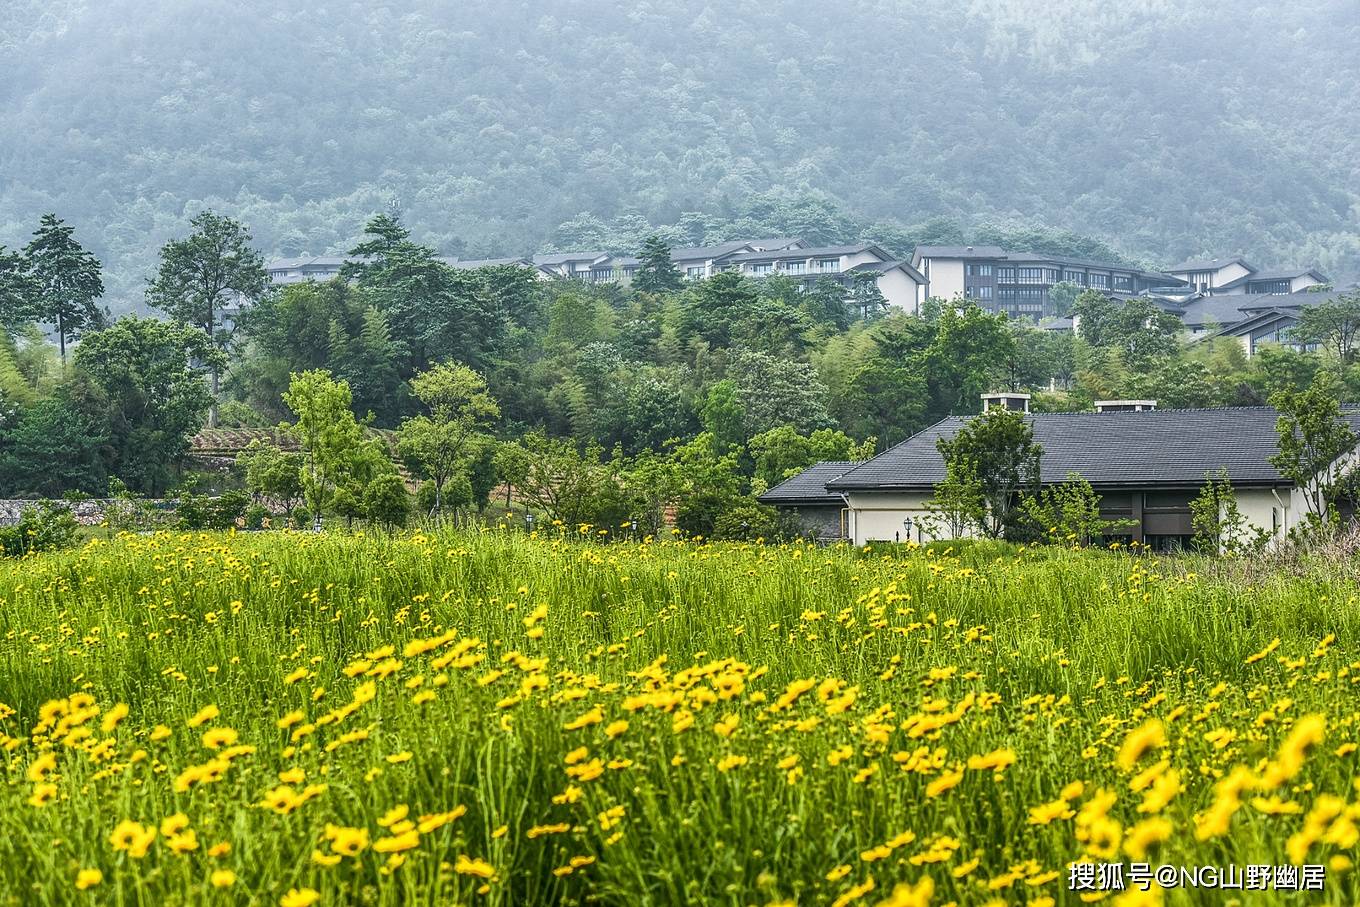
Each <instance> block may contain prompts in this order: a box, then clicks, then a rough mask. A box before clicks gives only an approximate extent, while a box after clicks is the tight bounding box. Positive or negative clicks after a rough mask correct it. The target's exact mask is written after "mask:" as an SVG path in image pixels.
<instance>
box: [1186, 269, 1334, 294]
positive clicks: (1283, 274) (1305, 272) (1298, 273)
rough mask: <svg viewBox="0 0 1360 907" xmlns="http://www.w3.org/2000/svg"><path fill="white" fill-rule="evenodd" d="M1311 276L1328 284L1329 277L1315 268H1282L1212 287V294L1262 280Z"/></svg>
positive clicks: (1247, 275)
mask: <svg viewBox="0 0 1360 907" xmlns="http://www.w3.org/2000/svg"><path fill="white" fill-rule="evenodd" d="M1304 276H1311V277H1312V278H1313V279H1314V280H1316V281H1317V282H1318V283H1326V282H1327V276H1326V275H1325V274H1323V273H1322V272H1321V271H1318V270H1315V269H1313V268H1304V269H1302V270H1300V269H1298V268H1282V269H1278V270H1274V271H1257V272H1255V273H1254V274H1246V275H1243V276H1242V277H1239V278H1237V279H1236V280H1230V281H1228V282H1227V283H1221V284H1219V285H1218V286H1216V287H1211V288H1210V292H1213V293H1221V292H1223V291H1224V290H1232V289H1235V288H1237V287H1240V286H1243V285H1245V284H1249V283H1257V282H1259V281H1262V280H1293V279H1294V278H1296V277H1304Z"/></svg>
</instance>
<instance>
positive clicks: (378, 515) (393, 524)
mask: <svg viewBox="0 0 1360 907" xmlns="http://www.w3.org/2000/svg"><path fill="white" fill-rule="evenodd" d="M364 515H365V516H367V517H368V518H369V519H370V520H371V521H373V522H375V523H377V524H379V525H381V526H385V527H386V528H388V529H396V528H399V527H401V526H405V525H406V521H407V520H408V519H409V518H410V516H411V495H410V493H408V492H407V490H406V483H405V482H403V481H402V479H401V476H399V475H396V474H395V473H388V474H387V475H382V476H378V477H377V478H376V479H374V480H373V481H372V482H369V483H368V487H367V488H365V489H364Z"/></svg>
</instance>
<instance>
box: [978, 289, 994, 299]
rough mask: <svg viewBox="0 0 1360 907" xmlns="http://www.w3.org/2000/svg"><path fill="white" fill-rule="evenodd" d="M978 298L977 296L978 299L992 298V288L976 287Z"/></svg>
mask: <svg viewBox="0 0 1360 907" xmlns="http://www.w3.org/2000/svg"><path fill="white" fill-rule="evenodd" d="M978 298H979V299H991V298H992V288H991V287H978Z"/></svg>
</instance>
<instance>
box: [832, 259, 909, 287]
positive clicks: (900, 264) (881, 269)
mask: <svg viewBox="0 0 1360 907" xmlns="http://www.w3.org/2000/svg"><path fill="white" fill-rule="evenodd" d="M898 268H901V269H902V270H903V271H906V272H907V274H908V275H910V276H911V277H912V278H913V279H914V280H915V281H916V282H917V283H925V282H926V275H924V274H922V273H921V272H920V271H918V270H916V269H915V268H913V267H912V266H911V262H909V261H866V262H862V263H860V264H857V265H852V266H850V267H848V268H846V269H845V273H846V274H853V273H855V272H856V271H873V272H875V273H878V274H884V273H886V272H888V271H893V270H896V269H898Z"/></svg>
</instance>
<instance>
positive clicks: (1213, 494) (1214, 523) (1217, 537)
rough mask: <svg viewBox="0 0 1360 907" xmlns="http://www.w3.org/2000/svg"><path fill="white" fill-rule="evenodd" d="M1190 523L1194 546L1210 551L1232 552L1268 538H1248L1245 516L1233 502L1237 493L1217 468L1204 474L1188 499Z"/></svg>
mask: <svg viewBox="0 0 1360 907" xmlns="http://www.w3.org/2000/svg"><path fill="white" fill-rule="evenodd" d="M1190 525H1191V526H1192V527H1193V528H1194V530H1195V546H1196V547H1197V548H1199V549H1200V550H1202V551H1208V552H1211V553H1213V554H1236V553H1239V552H1241V551H1243V550H1247V549H1249V548H1256V547H1259V546H1260V545H1263V544H1264V542H1265V541H1266V540H1267V539H1268V538H1269V533H1267V534H1266V537H1265V538H1260V537H1259V534H1258V537H1257V538H1256V539H1253V538H1252V535H1253V534H1252V533H1251V532H1250V527H1249V524H1248V523H1247V518H1246V516H1245V515H1244V514H1243V513H1242V510H1241V508H1239V507H1238V504H1237V492H1236V491H1234V490H1233V487H1232V482H1231V481H1229V479H1228V470H1227V469H1224V468H1220V469H1218V470H1216V471H1214V472H1206V473H1205V474H1204V485H1203V486H1201V487H1200V490H1199V494H1198V495H1196V496H1195V499H1194V500H1193V501H1191V502H1190Z"/></svg>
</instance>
